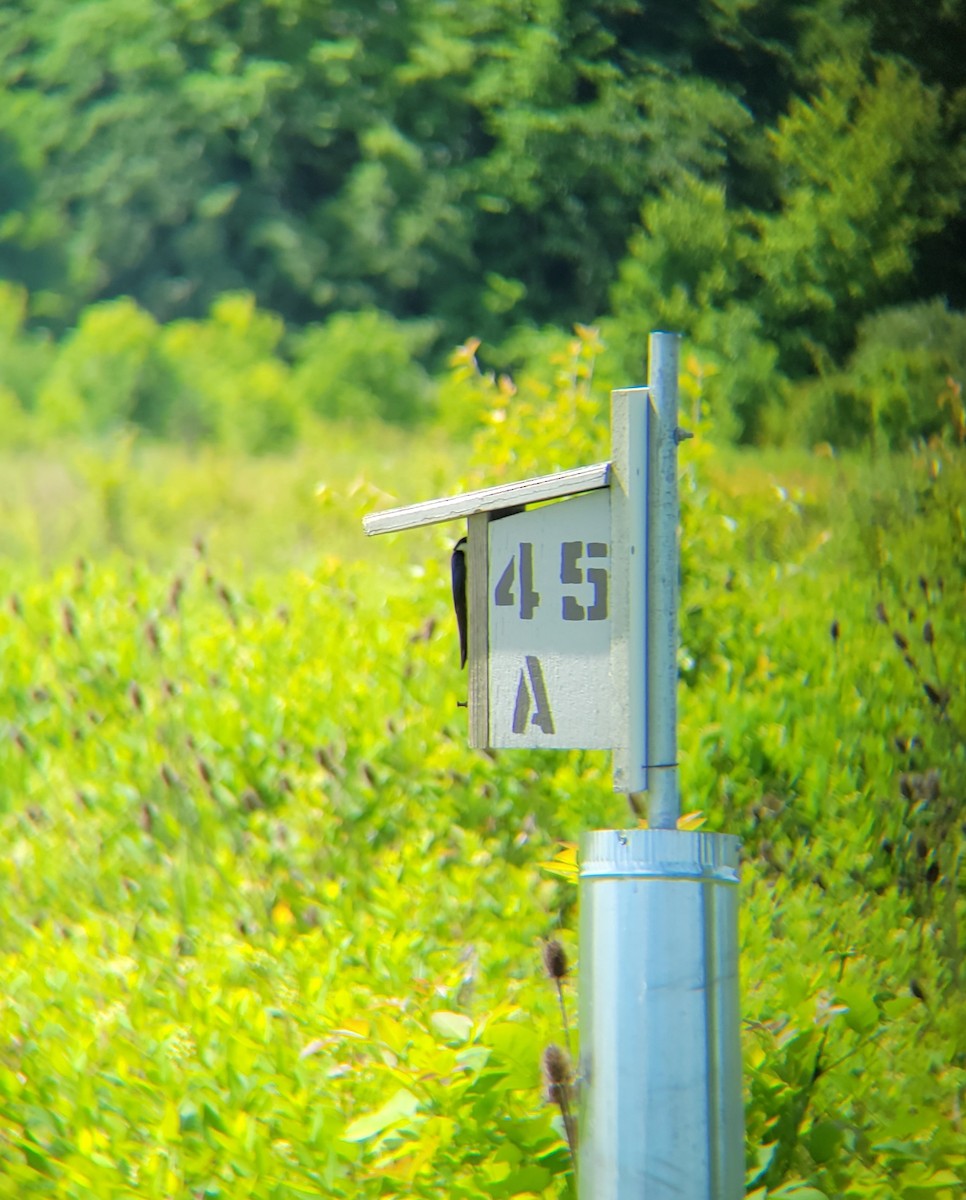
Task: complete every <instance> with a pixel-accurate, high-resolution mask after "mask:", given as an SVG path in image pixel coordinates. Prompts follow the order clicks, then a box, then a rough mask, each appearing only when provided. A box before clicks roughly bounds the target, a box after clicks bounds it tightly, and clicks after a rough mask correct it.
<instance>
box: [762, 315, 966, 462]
mask: <svg viewBox="0 0 966 1200" xmlns="http://www.w3.org/2000/svg"><path fill="white" fill-rule="evenodd" d="M964 378H966V313H959V312H955V311H951V310H950V309H949V308H948V307H947V305H946V304H945V302H944V301H942V300H932V301H929V302H927V303H922V304H913V305H908V306H905V307H899V308H889V309H883V310H882V311H881V312H879V313H876V314H874V315H873V316H871V317H867V318H866V319H865V320H864V321H863V322H862V323H861V324H860V326H859V332H858V342H857V344H856V347H855V350H854V351H853V353H852V354H851V356H850V358H849V360H848V362H847V363H846V365H845V367H844V368H843V369H842V370H841V371H832V372H829V373H827V374H826V375H825V376H824V377H822V378H821V379H820V380H818V381H817V382H816V383H814V384H811V385H808V386H804V387H803V388H802V389H801V391H800V394H799V397H798V401H797V403H796V404H795V405H794V406H793V409H792V420H791V422H790V426H791V428H790V431H789V432H791V435H792V436H793V437H797V438H804V439H805V440H808V441H812V442H817V441H829V442H832V443H833V444H834V445H837V446H846V447H847V446H856V445H858V444H860V443H862V442H865V441H873V442H875V443H877V444H880V445H882V446H883V447H890V448H892V449H897V448H901V447H903V446H907V445H908V444H909V443H910V442H912V441H915V440H916V439H917V438H929V437H931V436H933V435H934V434H937V433H939V432H941V430H942V429H943V428H944V427H946V428H952V427H953V425H954V416H953V409H952V408H951V407H947V408H946V410H945V411H944V410H943V407H942V406H941V403H940V398H941V397H942V396H943V394H944V392H945V391H946V390H947V388H949V387H951V386H955V384H956V382H957V381H958V382H959V384H960V385H961V383H962V380H963V379H964ZM786 436H787V433H786Z"/></svg>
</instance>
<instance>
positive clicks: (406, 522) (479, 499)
mask: <svg viewBox="0 0 966 1200" xmlns="http://www.w3.org/2000/svg"><path fill="white" fill-rule="evenodd" d="M609 483H610V463H609V462H602V463H594V464H593V466H590V467H576V468H575V469H574V470H572V471H557V472H556V473H555V474H553V475H540V476H538V477H537V478H535V479H523V480H520V481H519V482H517V483H501V484H497V486H496V487H488V488H480V489H479V490H478V491H475V492H462V493H461V494H460V495H457V496H442V497H440V498H438V499H436V500H424V501H423V502H422V503H421V504H409V505H407V506H406V507H405V508H388V509H384V510H383V511H382V512H375V513H369V515H368V516H366V517H363V520H362V525H363V528H364V529H365V531H366V533H368V534H369V535H370V536H372V535H373V534H377V533H398V532H399V531H400V530H402V529H418V528H420V527H421V526H423V525H438V524H439V523H440V522H442V521H458V520H460V519H461V518H463V517H472V516H475V515H476V514H477V513H485V512H499V511H500V510H501V509H505V508H521V507H524V506H526V505H527V504H538V503H540V502H541V501H543V500H560V499H563V497H565V496H576V495H578V494H579V493H581V492H593V491H596V490H597V489H598V488H605V487H607V486H608V485H609Z"/></svg>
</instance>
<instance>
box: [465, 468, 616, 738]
mask: <svg viewBox="0 0 966 1200" xmlns="http://www.w3.org/2000/svg"><path fill="white" fill-rule="evenodd" d="M487 534H488V547H487V553H488V564H487V591H488V597H487V621H488V626H489V631H488V633H489V636H488V641H489V656H488V686H487V694H488V707H489V744H490V745H491V746H497V747H531V748H545V749H558V750H562V749H573V748H581V749H610V748H611V746H612V745H613V743H614V734H613V727H612V713H611V704H612V696H611V691H612V689H611V679H610V655H611V628H612V620H611V612H612V601H613V595H612V583H611V522H610V493H609V490H608V489H606V488H604V489H600V490H597V491H593V492H588V493H586V494H585V495H581V496H575V497H573V498H571V499H568V500H562V501H560V502H558V503H555V504H547V505H544V506H542V507H537V508H530V509H527V510H525V511H524V512H521V513H517V514H514V515H512V516H505V517H501V518H500V519H498V520H491V521H490V522H489V524H488V526H487Z"/></svg>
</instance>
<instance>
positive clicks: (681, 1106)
mask: <svg viewBox="0 0 966 1200" xmlns="http://www.w3.org/2000/svg"><path fill="white" fill-rule="evenodd" d="M737 863H738V839H737V838H733V837H729V836H727V835H724V834H712V833H691V832H685V831H683V830H660V829H657V830H655V829H645V830H640V829H635V830H627V831H618V830H600V831H595V832H592V833H589V834H586V835H585V836H584V838H583V839H582V843H581V869H580V908H581V914H580V948H581V960H580V1039H581V1048H580V1064H579V1070H578V1078H579V1086H580V1110H581V1119H580V1156H579V1171H578V1179H579V1186H578V1193H579V1197H580V1200H739V1198H740V1197H741V1196H742V1195H743V1193H744V1129H743V1113H742V1095H741V1050H740V1040H739V1030H740V1025H739V997H738V887H737V880H738V872H737Z"/></svg>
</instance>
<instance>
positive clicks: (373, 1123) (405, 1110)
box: [342, 1088, 419, 1142]
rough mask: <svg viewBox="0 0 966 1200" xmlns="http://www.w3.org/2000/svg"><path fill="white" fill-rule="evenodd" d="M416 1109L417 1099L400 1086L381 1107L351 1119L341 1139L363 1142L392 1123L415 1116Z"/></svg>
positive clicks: (383, 1130) (417, 1108)
mask: <svg viewBox="0 0 966 1200" xmlns="http://www.w3.org/2000/svg"><path fill="white" fill-rule="evenodd" d="M418 1111H419V1100H418V1099H417V1098H416V1097H415V1096H414V1095H413V1093H412V1092H410V1091H407V1090H406V1088H400V1089H399V1091H398V1092H396V1093H395V1095H393V1096H392V1097H390V1099H389V1100H387V1101H386V1103H385V1104H384V1105H383V1106H382V1108H378V1109H376V1111H375V1112H371V1113H368V1114H367V1115H366V1116H364V1117H357V1118H356V1120H354V1121H352V1122H351V1123H350V1124H349V1125H348V1126H347V1127H346V1130H345V1132H344V1133H343V1134H342V1140H343V1141H345V1142H364V1141H366V1139H367V1138H371V1137H374V1136H375V1135H376V1134H377V1133H383V1132H385V1130H387V1129H389V1128H391V1127H392V1126H393V1125H398V1124H400V1123H401V1122H403V1121H406V1120H407V1119H408V1118H410V1117H412V1116H415V1114H416V1113H417V1112H418Z"/></svg>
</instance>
